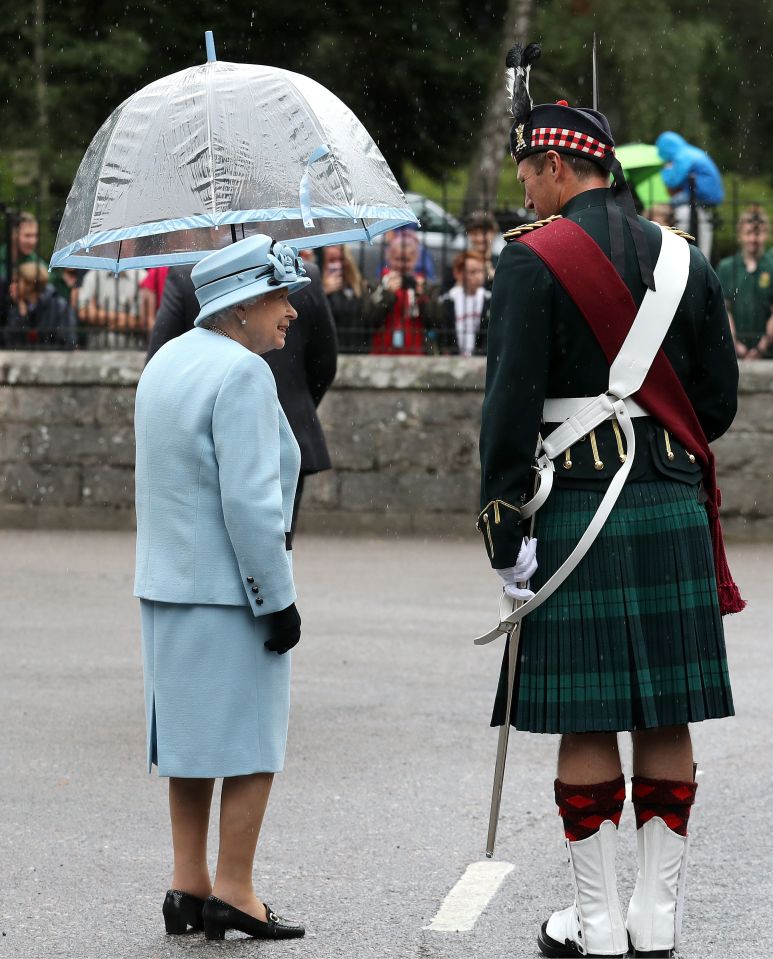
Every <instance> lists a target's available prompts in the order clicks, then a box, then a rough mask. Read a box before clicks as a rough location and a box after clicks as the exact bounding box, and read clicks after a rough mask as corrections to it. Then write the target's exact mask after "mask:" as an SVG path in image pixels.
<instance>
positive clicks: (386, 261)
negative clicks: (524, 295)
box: [0, 134, 773, 360]
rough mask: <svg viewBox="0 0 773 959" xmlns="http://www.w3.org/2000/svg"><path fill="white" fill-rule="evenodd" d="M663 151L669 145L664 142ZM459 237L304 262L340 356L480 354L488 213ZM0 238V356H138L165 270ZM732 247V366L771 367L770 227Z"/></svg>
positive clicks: (752, 231) (491, 264)
mask: <svg viewBox="0 0 773 959" xmlns="http://www.w3.org/2000/svg"><path fill="white" fill-rule="evenodd" d="M664 136H665V135H664ZM673 136H674V137H675V136H676V135H675V134H674V135H673ZM669 145H670V146H674V144H673V143H672V142H671V140H669V141H668V144H667V148H668V146H669ZM676 146H679V144H678V143H677V144H676ZM686 146H687V147H689V144H687V145H686ZM690 149H692V148H690ZM689 159H690V160H691V162H692V163H693V164H695V163H699V164H704V165H705V161H704V159H703V157H701V156H697V159H696V156H692V154H690V157H689ZM667 169H668V168H667ZM683 172H684V171H682V173H683ZM709 172H710V171H709ZM680 175H681V173H680ZM702 195H703V194H702ZM693 206H694V205H693ZM677 213H678V214H679V226H680V227H685V226H687V225H688V224H686V223H683V222H682V220H683V219H684V215H685V214H684V211H683V210H681V208H680V206H679V204H676V205H674V204H671V205H669V204H660V205H655V206H653V207H651V208H649V209H647V210H645V211H644V215H645V216H647V217H649V218H650V219H652V220H655V221H657V222H660V223H663V224H665V225H671V226H673V225H675V223H676V219H677V217H676V214H677ZM693 219H695V215H693ZM465 227H466V237H465V246H464V249H462V250H460V251H451V256H450V257H449V256H447V254H448V252H449V251H447V250H445V249H444V251H443V257H442V261H441V262H436V261H435V258H434V257H433V253H432V251H431V250H430V249H428V248H427V247H426V246H425V245H424V244H423V243H422V238H421V234H420V233H418V232H417V231H416V230H414V229H411V228H405V229H401V230H396V231H393V232H391V233H389V234H387V235H386V236H385V237H384V238H382V242H381V243H380V244H379V246H378V256H377V259H375V260H374V259H372V258H371V260H370V263H369V267H370V268H369V269H368V270H365V269H362V268H361V267H363V264H364V261H363V259H362V258H360V264H359V265H358V263H357V260H356V259H355V256H353V254H352V249H351V248H350V247H349V246H345V245H341V246H329V247H324V248H322V249H319V250H306V251H303V256H304V257H305V258H306V259H307V260H308V261H309V262H314V263H315V264H316V266H318V267H319V270H320V276H321V284H322V290H323V292H324V295H325V296H326V298H327V302H328V304H329V306H330V310H331V312H332V315H333V318H334V321H335V326H336V330H337V335H338V346H339V350H340V352H342V353H360V354H368V353H370V354H390V355H413V356H416V355H432V354H434V355H453V356H457V355H458V356H482V355H485V353H486V334H487V329H488V314H489V305H490V300H491V287H492V283H493V278H494V269H495V267H496V261H497V256H496V254H495V253H494V252H493V248H494V241H495V238H496V237H497V234H498V232H499V227H498V225H497V222H496V220H495V219H494V217H493V216H492V215H491V214H490V213H488V212H486V211H478V212H475V213H473V214H471V215H470V216H469V217H468V218H467V220H466V223H465ZM10 238H11V243H10V248H8V247H5V246H4V247H2V248H0V309H1V311H2V315H1V316H0V347H3V348H6V349H29V348H51V349H74V348H77V347H79V348H90V349H121V348H137V349H144V348H145V347H146V346H147V344H148V340H149V337H150V334H151V331H152V330H153V327H154V323H155V319H156V314H157V312H158V310H159V307H160V305H161V302H162V299H163V296H164V288H165V284H166V282H167V276H168V273H169V270H168V269H167V268H163V267H162V268H157V269H151V270H128V271H124V272H122V273H120V274H117V275H116V274H113V273H108V272H105V271H101V270H89V271H82V270H74V269H64V270H54V271H51V272H50V273H49V271H48V265H47V263H46V262H45V261H44V260H43V258H42V257H40V256H39V254H38V242H39V231H38V223H37V220H36V219H35V217H34V216H33V215H32V214H30V213H22V214H20V215H19V216H18V217H17V218H16V221H15V223H14V226H13V230H12V231H11V233H10ZM737 240H738V252H737V253H736V254H735V255H733V256H730V257H726V258H725V259H723V260H721V261H720V263H719V264H718V267H717V272H718V275H719V278H720V281H721V283H722V288H723V291H724V294H725V299H726V303H727V308H728V313H729V315H730V320H731V325H732V330H733V336H734V338H735V344H736V352H737V355H738V357H739V359H742V360H753V359H759V358H769V357H772V356H773V352H772V351H771V346H772V345H773V250H771V249H769V247H768V243H769V240H770V223H769V220H768V217H767V215H766V213H765V211H764V210H763V209H762V208H761V207H760V206H753V207H750V208H749V209H747V210H745V211H744V212H743V213H742V215H741V216H740V218H739V219H738V224H737ZM369 252H370V253H372V251H369ZM185 279H187V277H186V278H185Z"/></svg>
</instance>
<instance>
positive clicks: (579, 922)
mask: <svg viewBox="0 0 773 959" xmlns="http://www.w3.org/2000/svg"><path fill="white" fill-rule="evenodd" d="M535 50H536V53H535ZM538 55H539V49H538V48H536V45H530V47H527V48H526V51H525V52H524V51H521V49H520V47H517V48H514V50H513V51H511V54H510V56H509V58H508V66H510V67H511V68H512V72H513V73H514V74H515V77H514V87H513V115H514V117H515V123H514V124H513V128H512V132H511V152H512V155H513V157H514V159H515V161H516V163H517V165H518V180H519V181H520V182H521V183H522V184H523V187H524V191H525V200H526V207H527V208H528V209H533V210H535V211H536V213H537V216H538V217H540V218H547V217H554V216H555V215H560V216H561V217H564V218H568V219H570V220H572V221H573V222H574V223H575V224H578V225H579V226H580V227H581V228H582V230H583V231H585V232H586V233H587V234H588V235H589V236H590V237H591V238H592V240H594V241H595V243H596V244H597V245H598V246H599V247H600V248H601V250H602V251H603V253H604V254H605V255H606V257H607V258H609V260H611V261H612V263H613V265H614V266H615V268H616V269H617V273H618V274H619V276H620V277H621V278H622V280H623V281H624V283H625V285H626V286H627V288H628V290H629V291H630V294H631V295H632V297H633V300H634V301H635V303H636V305H637V306H638V305H639V304H640V303H641V301H642V299H643V298H644V294H645V292H646V289H647V287H648V286H650V287H651V286H652V285H653V279H652V264H653V263H655V262H656V261H657V259H658V254H659V251H660V245H661V243H662V242H663V240H662V237H663V234H662V233H661V231H660V228H659V227H658V226H656V225H654V224H651V223H649V222H648V221H646V220H644V219H642V218H638V217H636V216H635V214H634V211H633V208H632V203H631V202H630V194H629V193H628V190H627V186H626V185H625V180H624V177H623V175H622V170H621V169H620V166H619V163H618V162H617V161H616V160H615V157H614V140H613V139H612V135H611V132H610V128H609V124H608V122H607V120H606V118H605V117H604V116H603V115H602V114H600V113H598V112H596V111H592V110H588V109H579V108H578V109H573V108H571V107H569V106H567V105H566V104H565V103H564V102H563V101H560V102H559V103H558V104H541V105H537V106H533V105H532V102H531V99H530V97H529V94H528V72H529V66H530V62H531V61H532V60H534V59H536V56H538ZM610 173H611V174H612V175H613V176H614V185H612V184H610ZM557 222H558V221H557V220H552V221H549V222H547V223H545V224H544V225H541V226H540V225H539V224H535V225H534V226H536V227H539V229H540V234H541V237H540V238H542V236H544V238H545V240H546V241H547V240H549V238H550V233H549V231H551V230H555V227H556V224H557ZM534 226H533V227H532V230H533V229H534ZM542 231H545V233H544V234H543V233H542ZM522 236H523V234H522V233H521V232H519V230H515V231H511V234H510V235H506V237H507V239H508V240H509V241H510V242H508V245H507V246H506V248H505V249H504V250H503V252H502V254H501V256H500V259H499V263H498V266H497V270H496V276H495V280H494V286H493V294H492V303H491V320H490V328H489V343H488V367H487V376H486V395H485V400H484V404H483V420H482V427H481V436H480V456H481V476H482V479H481V482H482V496H481V506H482V508H483V512H482V513H481V520H482V521H483V522H480V523H479V526H480V528H481V529H482V530H483V531H484V533H485V537H484V539H485V541H486V547H487V551H488V553H489V559H490V561H491V565H492V566H493V567H494V568H495V569H496V570H497V572H499V573H500V575H501V577H502V579H503V580H504V583H505V592H506V593H507V594H508V595H510V596H513V597H515V598H520V599H526V598H528V597H530V596H532V595H533V593H532V591H531V590H535V591H536V590H539V588H540V586H542V584H543V583H544V582H545V581H546V580H547V579H548V578H549V577H550V576H551V575H552V574H553V573H554V572H555V571H556V570H557V569H558V568H559V567H560V566H561V565H562V564H563V562H564V561H565V560H566V558H567V556H568V555H569V553H570V552H571V551H572V549H573V547H574V546H575V545H576V544H577V542H578V540H579V538H580V536H581V535H582V534H583V533H584V531H585V530H586V529H587V527H588V524H589V523H590V521H591V518H592V517H593V515H594V513H595V511H596V509H597V507H598V505H599V502H600V500H601V498H602V497H603V495H604V492H605V491H606V489H607V487H608V486H609V483H610V480H611V478H612V477H613V476H614V474H615V472H616V471H617V469H619V468H620V466H621V462H624V461H625V459H626V450H625V448H624V446H623V444H622V442H621V436H620V431H619V429H618V428H617V423H616V422H615V421H614V420H607V421H605V422H604V423H602V424H601V425H600V426H599V427H598V428H597V429H595V430H594V431H593V432H591V433H590V434H589V435H588V436H585V437H583V439H582V441H580V442H578V443H577V444H576V445H575V446H573V447H571V449H570V450H568V451H567V452H565V453H564V454H562V455H561V457H560V461H557V462H555V464H554V465H555V482H554V488H553V492H552V494H551V496H550V498H549V499H548V501H547V503H546V505H545V506H543V508H542V509H541V510H540V511H539V512H538V513H537V515H536V520H535V528H534V538H533V539H531V540H530V541H529V539H528V537H529V523H528V522H525V521H522V520H521V517H520V514H519V511H518V510H519V507H520V506H521V505H522V504H523V503H525V502H526V501H528V500H529V499H530V498H531V496H532V495H533V491H534V469H533V465H534V450H535V446H536V444H537V438H538V435H539V434H541V435H542V436H546V435H547V434H548V433H550V432H551V430H553V429H554V428H555V427H556V426H558V425H559V424H558V423H552V424H551V423H547V424H546V423H543V421H542V419H543V404H544V402H545V400H546V399H548V398H562V397H588V398H590V397H595V396H597V395H599V394H602V393H605V392H606V391H607V387H608V383H609V374H610V363H609V360H608V358H607V356H605V353H604V352H603V350H602V348H601V346H600V344H599V342H598V341H597V339H596V338H595V337H594V334H593V332H592V331H591V329H590V328H589V325H588V322H586V319H585V317H584V316H583V314H582V313H581V312H580V310H579V308H578V306H577V305H576V304H575V302H574V301H573V299H572V298H571V297H570V295H569V294H568V293H567V291H566V289H565V288H564V286H563V285H562V284H561V283H560V282H559V281H558V280H557V278H556V276H555V275H554V274H553V273H552V272H551V270H550V269H549V268H548V267H547V266H546V264H545V262H543V260H542V259H541V258H540V257H538V256H537V255H536V254H535V252H534V251H533V250H532V249H530V248H529V246H528V245H526V243H524V242H519V240H521V238H522ZM576 266H577V268H578V269H579V270H582V269H583V265H582V264H581V263H580V264H578V265H576ZM609 319H610V322H611V323H614V320H615V318H614V317H610V318H609ZM661 352H662V353H665V356H666V358H667V359H668V361H669V362H670V364H671V366H672V367H673V370H674V371H675V373H676V374H677V377H678V379H679V381H680V382H681V384H682V386H683V388H684V391H685V393H686V394H687V398H688V399H689V403H690V404H691V406H692V408H693V410H694V412H695V414H696V415H697V418H698V420H699V422H700V426H701V427H702V429H703V432H704V433H705V437H706V438H707V439H708V440H709V441H711V440H714V439H716V438H717V437H718V436H721V435H722V433H724V432H725V431H726V430H727V429H728V427H729V426H730V424H731V423H732V421H733V417H734V415H735V412H736V394H737V385H738V369H737V363H736V358H735V351H734V348H733V338H732V336H731V332H730V327H729V323H728V318H727V315H726V312H725V305H724V298H723V295H722V290H721V288H720V284H719V282H718V280H717V277H716V275H715V273H714V271H713V270H712V269H711V267H710V266H709V264H708V262H707V261H706V259H705V258H704V256H703V255H702V254H701V252H700V251H699V250H698V249H697V248H696V247H694V246H691V247H690V250H689V276H688V279H687V287H686V290H685V292H684V295H683V296H682V298H681V301H680V302H679V306H678V309H677V311H676V315H675V317H674V319H673V322H672V323H671V326H670V328H669V331H668V333H667V334H666V338H665V341H664V343H663V346H662V348H661ZM666 399H668V398H666ZM633 423H634V427H635V435H636V453H635V457H634V462H633V466H632V470H631V474H630V476H629V478H628V480H627V482H626V484H625V486H624V487H623V490H622V493H621V494H620V496H619V499H618V500H617V502H616V505H615V506H614V508H613V511H612V513H611V515H610V517H609V519H608V520H607V522H606V524H605V525H604V526H603V528H602V530H601V532H600V534H599V535H598V537H597V539H596V540H595V542H594V543H593V545H592V546H591V548H590V550H589V552H588V553H587V554H586V556H585V557H584V559H583V560H582V561H581V562H580V564H579V566H578V567H577V569H575V570H574V572H573V573H572V574H571V575H570V577H569V578H568V580H567V581H566V582H565V583H564V584H563V585H562V586H561V587H560V588H559V589H558V590H557V592H555V593H554V594H553V595H552V596H551V597H550V598H549V599H548V600H547V601H546V602H545V603H544V604H543V605H542V606H540V607H539V608H537V609H536V610H535V611H534V612H533V613H532V614H531V615H529V616H527V617H526V618H525V619H524V620H523V622H522V624H521V637H520V645H519V651H518V658H517V666H516V673H515V685H514V693H513V704H512V711H511V714H510V716H509V721H510V723H511V724H512V725H513V726H514V727H516V728H517V729H523V730H528V731H531V732H540V733H560V734H561V742H560V748H559V754H558V776H557V779H556V781H555V799H556V803H557V805H558V809H559V813H560V815H561V816H562V817H563V823H564V830H565V836H566V840H567V848H568V850H569V853H570V862H571V864H572V872H573V879H574V884H575V902H574V904H573V905H572V906H570V907H569V908H568V909H565V910H563V911H560V912H556V913H554V914H553V915H552V916H551V917H550V919H548V921H547V922H545V923H544V924H543V926H542V930H541V932H540V934H539V938H538V944H539V947H540V949H541V951H542V953H543V954H544V955H548V956H575V955H598V956H614V955H626V954H628V950H629V944H630V947H631V948H632V949H633V955H637V956H644V955H647V956H671V955H673V951H674V949H675V948H676V947H677V945H678V938H679V927H680V923H681V902H680V897H681V896H682V894H683V889H684V871H685V861H686V848H687V823H688V818H689V814H690V808H691V805H692V803H693V801H694V798H695V791H696V782H695V777H694V766H693V754H692V747H691V741H690V732H689V728H688V724H689V723H695V722H701V721H702V720H705V719H714V718H719V717H724V716H731V715H733V700H732V694H731V690H730V682H729V678H728V670H727V660H726V653H725V640H724V633H723V627H722V618H721V615H720V606H719V603H718V595H717V576H716V573H715V562H714V554H713V552H712V538H711V536H710V531H709V516H710V515H711V514H710V511H709V512H708V513H707V505H706V500H707V494H706V483H705V482H704V480H705V476H706V473H705V472H704V471H702V467H701V463H700V462H699V461H698V459H697V457H696V455H694V454H695V449H693V450H690V449H689V448H687V447H686V446H685V445H683V444H682V443H680V442H679V441H677V440H676V439H675V437H674V436H673V434H671V433H670V432H669V430H668V429H667V426H668V423H666V422H660V421H658V420H656V419H655V418H654V417H652V416H641V417H640V418H637V419H636V420H634V421H633ZM716 522H717V525H716V528H717V530H718V529H719V527H718V520H717V521H716ZM718 535H720V537H721V533H720V534H718ZM536 540H538V541H539V547H538V550H537V547H536ZM536 552H538V557H537V558H536V559H535V553H536ZM537 561H538V564H539V565H538V569H537V570H536V572H534V569H535V566H536V563H537ZM532 572H534V575H533V576H532V578H531V583H530V587H531V589H526V588H525V581H526V580H527V579H529V576H530V575H531V573H532ZM728 575H729V574H728ZM734 595H735V597H736V600H735V605H734V606H731V607H730V608H731V609H733V610H737V609H738V608H740V607H741V606H742V601H740V598H739V597H737V593H736V594H734ZM507 658H508V657H507V652H506V653H505V658H504V661H503V666H502V674H501V679H500V685H499V689H498V692H497V697H496V702H495V706H494V714H493V718H492V725H501V724H502V723H504V722H505V721H507V719H508V717H506V716H505V712H506V701H507ZM624 731H625V732H630V733H631V736H632V740H633V781H632V799H633V806H634V812H635V817H636V826H637V831H638V832H637V836H638V854H639V874H638V879H637V883H636V888H635V891H634V894H633V898H632V899H631V902H630V905H629V908H628V912H627V917H624V916H623V913H622V910H621V907H620V902H619V899H618V894H617V885H616V876H615V849H616V842H617V828H618V823H619V820H620V815H621V812H622V809H623V802H624V798H625V780H624V778H623V775H622V769H621V764H620V755H619V752H618V733H620V732H624Z"/></svg>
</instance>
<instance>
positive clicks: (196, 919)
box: [161, 889, 204, 936]
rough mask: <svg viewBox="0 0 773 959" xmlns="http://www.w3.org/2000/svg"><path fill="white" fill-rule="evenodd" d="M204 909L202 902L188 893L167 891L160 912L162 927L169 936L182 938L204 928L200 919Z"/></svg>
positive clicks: (177, 890) (175, 890) (174, 890)
mask: <svg viewBox="0 0 773 959" xmlns="http://www.w3.org/2000/svg"><path fill="white" fill-rule="evenodd" d="M203 909H204V900H203V899H199V897H198V896H192V895H191V894H190V893H189V892H180V890H179V889H169V890H167V894H166V898H165V899H164V905H163V906H162V907H161V911H162V912H163V914H164V925H165V926H166V931H167V933H168V934H169V935H170V936H182V935H183V934H184V933H186V932H188V927H190V929H191V932H195V931H196V930H198V929H203V928H204V923H203V921H202V918H201V913H202V910H203Z"/></svg>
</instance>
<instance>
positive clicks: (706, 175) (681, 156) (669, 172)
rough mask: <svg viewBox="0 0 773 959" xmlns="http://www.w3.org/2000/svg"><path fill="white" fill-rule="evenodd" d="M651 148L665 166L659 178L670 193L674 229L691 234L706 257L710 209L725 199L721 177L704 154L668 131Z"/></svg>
mask: <svg viewBox="0 0 773 959" xmlns="http://www.w3.org/2000/svg"><path fill="white" fill-rule="evenodd" d="M655 146H656V147H657V148H658V153H659V154H660V158H661V159H662V160H663V162H664V163H665V166H664V167H663V169H662V170H661V176H662V177H663V182H664V183H665V184H666V186H667V187H668V190H669V192H670V193H671V206H672V207H673V209H674V226H675V227H676V228H677V229H679V230H685V231H686V232H688V233H693V234H694V235H695V238H696V240H697V241H698V246H699V247H700V249H701V252H702V253H703V254H704V256H706V257H710V256H711V244H712V241H713V238H714V208H715V207H716V206H718V205H719V204H720V203H721V202H722V200H723V199H724V198H725V191H724V187H723V186H722V174H721V173H720V172H719V170H718V169H717V165H716V163H714V161H713V160H712V159H711V157H710V156H709V155H708V153H706V151H705V150H701V149H699V148H698V147H695V146H693V145H692V144H690V143H688V142H687V140H685V138H684V137H683V136H680V135H679V134H678V133H674V132H673V131H671V130H667V131H666V132H665V133H661V134H660V136H659V137H658V138H657V140H656V141H655ZM693 197H694V203H693V202H692V199H693ZM693 207H694V210H695V213H694V214H693Z"/></svg>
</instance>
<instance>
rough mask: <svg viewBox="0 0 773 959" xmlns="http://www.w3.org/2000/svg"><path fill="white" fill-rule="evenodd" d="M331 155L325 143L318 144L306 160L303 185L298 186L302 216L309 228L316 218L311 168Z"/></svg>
mask: <svg viewBox="0 0 773 959" xmlns="http://www.w3.org/2000/svg"><path fill="white" fill-rule="evenodd" d="M326 156H330V150H329V148H328V147H326V146H325V145H324V143H323V144H322V145H321V146H318V147H317V149H316V150H315V151H314V152H313V153H312V154H311V156H310V157H309V159H308V160H307V161H306V172H305V173H304V174H303V176H302V177H301V185H300V187H299V188H298V200H299V201H300V205H301V216H302V217H303V225H304V226H305V227H306V228H307V229H308V228H310V227H313V226H314V219H313V217H312V215H311V201H310V195H311V179H310V174H311V168H312V166H313V165H314V164H315V163H316V162H317V160H322V159H324V157H326Z"/></svg>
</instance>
